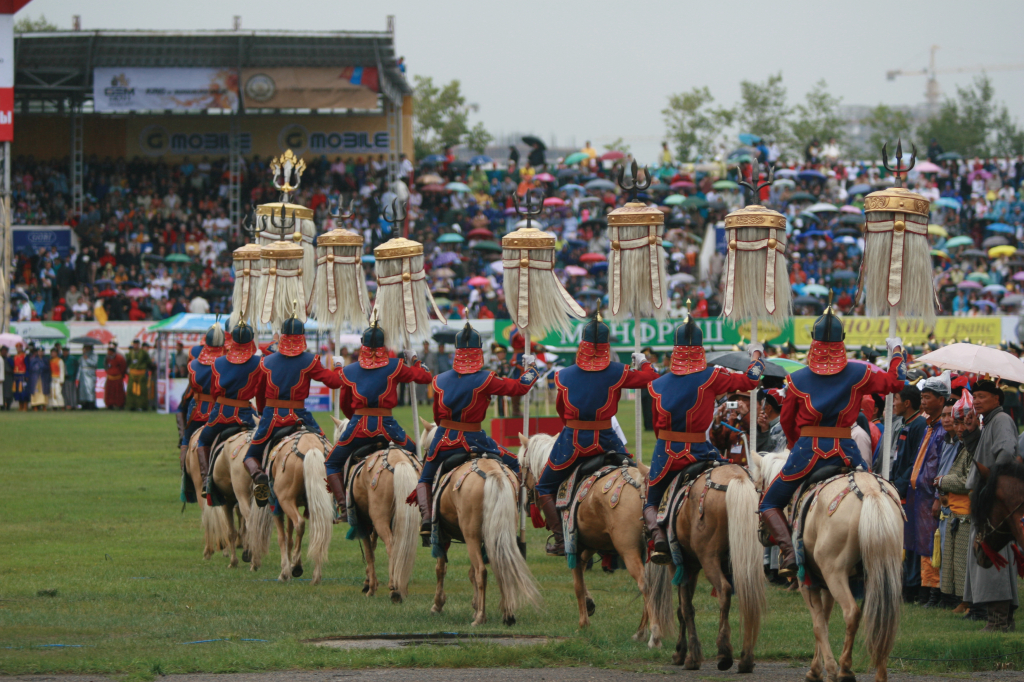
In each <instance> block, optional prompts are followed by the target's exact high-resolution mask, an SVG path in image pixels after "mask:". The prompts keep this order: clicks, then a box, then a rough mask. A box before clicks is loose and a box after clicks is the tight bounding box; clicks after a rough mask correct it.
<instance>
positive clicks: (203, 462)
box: [196, 445, 210, 497]
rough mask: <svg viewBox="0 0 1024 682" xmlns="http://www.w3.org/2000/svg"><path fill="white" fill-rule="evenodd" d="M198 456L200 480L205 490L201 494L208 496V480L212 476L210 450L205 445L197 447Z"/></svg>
mask: <svg viewBox="0 0 1024 682" xmlns="http://www.w3.org/2000/svg"><path fill="white" fill-rule="evenodd" d="M196 454H197V455H199V478H200V480H201V481H202V482H203V490H202V492H201V493H199V494H200V495H202V496H204V497H205V496H206V478H207V476H209V474H210V448H208V447H206V446H205V445H198V446H196Z"/></svg>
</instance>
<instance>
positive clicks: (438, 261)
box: [431, 251, 462, 268]
mask: <svg viewBox="0 0 1024 682" xmlns="http://www.w3.org/2000/svg"><path fill="white" fill-rule="evenodd" d="M460 260H462V259H461V258H459V254H457V253H455V252H454V251H445V252H444V253H441V254H438V255H437V257H436V258H434V260H433V261H431V263H432V264H433V266H434V267H435V268H439V267H441V266H442V265H451V264H452V263H458V262H459V261H460Z"/></svg>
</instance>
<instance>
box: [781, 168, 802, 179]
mask: <svg viewBox="0 0 1024 682" xmlns="http://www.w3.org/2000/svg"><path fill="white" fill-rule="evenodd" d="M799 172H800V171H798V170H797V169H796V168H780V169H779V170H777V171H775V177H777V178H795V177H796V176H797V174H798V173H799Z"/></svg>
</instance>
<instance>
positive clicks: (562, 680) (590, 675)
mask: <svg viewBox="0 0 1024 682" xmlns="http://www.w3.org/2000/svg"><path fill="white" fill-rule="evenodd" d="M806 672H807V668H806V667H805V666H799V667H794V666H792V665H790V664H787V663H758V664H757V668H756V669H755V670H754V673H753V674H752V675H750V676H749V677H746V676H743V677H742V678H738V677H737V675H736V671H735V667H734V668H733V669H732V670H727V671H725V672H719V671H718V670H717V669H716V668H715V665H714V661H711V662H710V664H705V666H704V669H703V670H699V671H690V670H680V669H679V668H675V667H665V668H663V669H659V670H657V671H655V672H647V673H636V672H630V671H625V670H604V669H599V668H534V669H522V668H469V669H465V668H427V669H410V668H394V669H386V670H381V669H378V670H317V671H283V672H268V673H233V674H215V675H213V674H197V675H166V676H163V677H160V678H159V680H160V681H161V682H497V681H498V680H500V681H502V682H665V680H666V677H667V676H671V677H674V678H679V679H680V682H682V680H694V681H695V682H696V681H697V680H707V679H732V680H738V679H743V680H749V681H750V682H762V681H763V682H803V680H804V673H806ZM115 679H116V678H113V677H105V676H102V675H20V676H14V677H9V676H2V675H0V682H113V680H115ZM860 679H861V680H864V681H867V680H872V679H874V675H872V674H869V673H863V674H861V675H860ZM951 679H970V680H977V681H979V682H1010V681H1011V680H1020V679H1021V671H1019V670H1000V671H988V672H976V673H962V672H960V673H950V674H949V675H937V674H925V675H912V674H908V673H900V672H897V671H894V670H890V672H889V680H890V681H891V682H939V681H942V682H948V680H951Z"/></svg>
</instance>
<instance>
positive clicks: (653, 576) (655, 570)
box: [644, 561, 675, 639]
mask: <svg viewBox="0 0 1024 682" xmlns="http://www.w3.org/2000/svg"><path fill="white" fill-rule="evenodd" d="M673 573H674V567H672V566H666V565H663V564H656V563H654V562H653V561H648V562H647V563H646V564H644V591H645V592H646V593H647V594H646V595H645V596H646V598H647V613H648V615H649V616H650V625H651V629H652V631H653V630H654V628H655V627H658V628H660V633H661V637H663V638H665V639H671V638H672V637H673V636H674V635H675V618H673V617H672V615H673V613H674V609H673V608H672V598H673V589H672V574H673Z"/></svg>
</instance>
